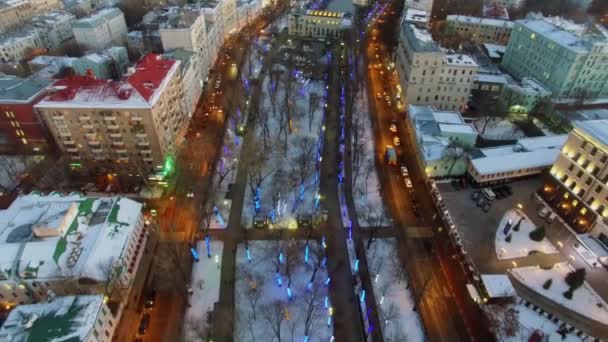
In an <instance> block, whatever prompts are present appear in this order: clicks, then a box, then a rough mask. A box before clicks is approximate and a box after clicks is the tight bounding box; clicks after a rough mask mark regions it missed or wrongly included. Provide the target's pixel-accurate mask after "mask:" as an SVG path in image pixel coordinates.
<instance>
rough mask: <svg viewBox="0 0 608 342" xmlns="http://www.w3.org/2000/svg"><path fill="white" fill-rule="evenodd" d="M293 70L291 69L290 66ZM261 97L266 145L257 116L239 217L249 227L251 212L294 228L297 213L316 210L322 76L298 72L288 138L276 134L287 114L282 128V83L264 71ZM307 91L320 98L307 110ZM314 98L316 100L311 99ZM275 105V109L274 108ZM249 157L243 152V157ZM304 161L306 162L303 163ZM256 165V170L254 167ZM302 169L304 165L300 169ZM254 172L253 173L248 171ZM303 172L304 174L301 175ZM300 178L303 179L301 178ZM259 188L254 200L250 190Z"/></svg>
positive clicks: (278, 225) (277, 68)
mask: <svg viewBox="0 0 608 342" xmlns="http://www.w3.org/2000/svg"><path fill="white" fill-rule="evenodd" d="M277 71H278V72H279V73H281V74H282V75H281V78H282V79H285V78H286V76H285V75H286V73H287V72H288V71H287V70H286V69H285V68H284V67H282V65H280V64H277V65H275V72H277ZM290 72H293V71H290ZM263 77H264V79H263V83H262V87H263V100H262V101H261V103H260V112H263V113H265V115H267V120H266V121H267V126H268V129H267V130H266V131H267V132H268V133H267V135H266V146H264V133H263V132H264V130H265V129H264V127H263V122H264V120H263V119H258V122H259V124H258V125H256V139H255V144H256V146H258V150H257V151H256V153H257V154H256V155H254V156H249V159H250V162H249V163H250V164H252V165H250V166H249V170H250V174H249V175H248V184H247V190H246V191H245V200H244V204H243V213H242V222H243V225H244V226H245V227H250V226H251V225H252V223H253V218H254V216H256V215H258V216H263V217H265V218H268V219H269V220H270V224H271V225H272V226H273V227H276V228H296V227H297V218H298V216H301V215H313V214H314V213H315V210H316V203H317V199H316V197H317V190H318V181H319V179H318V177H317V173H316V170H317V167H316V166H317V164H318V161H317V158H319V155H318V154H317V153H318V149H319V138H320V137H321V136H322V134H323V129H324V126H323V120H324V118H323V103H324V100H323V98H324V92H325V84H324V82H322V81H317V80H310V79H307V78H306V77H305V76H303V75H302V74H301V73H297V74H296V76H295V77H294V79H295V81H294V86H293V90H292V92H291V94H292V95H290V97H293V104H294V106H295V110H294V111H293V113H295V115H293V117H292V118H291V124H290V128H291V132H290V133H288V134H287V139H286V140H285V139H284V135H283V134H280V132H281V131H282V130H283V132H285V131H288V128H287V122H288V121H287V119H286V116H285V117H284V118H283V119H284V120H285V121H284V123H283V128H281V111H282V109H283V107H284V106H283V104H284V98H285V96H284V94H285V89H284V82H282V81H279V82H272V83H271V80H270V77H269V76H268V75H267V74H266V75H264V76H263ZM271 91H275V92H276V102H275V104H274V105H273V103H272V99H271V98H272V96H271V95H270V92H271ZM311 94H315V95H314V96H316V98H317V99H318V102H317V103H316V106H314V107H313V110H312V115H309V113H311V112H310V111H309V104H310V97H311ZM313 102H314V101H313ZM275 109H276V110H275ZM245 158H247V156H243V160H245ZM303 165H304V167H303ZM255 170H259V173H257V172H255ZM302 170H305V171H304V172H303V173H302V174H301V172H302ZM252 175H253V176H254V177H253V178H252V177H251V176H252ZM301 175H304V177H303V178H301ZM256 178H259V179H263V181H262V182H261V186H260V187H259V188H257V189H256V183H257V182H256ZM301 179H303V180H304V182H301ZM256 190H257V191H258V194H259V201H258V203H257V207H258V208H257V210H256V201H255V196H254V191H256Z"/></svg>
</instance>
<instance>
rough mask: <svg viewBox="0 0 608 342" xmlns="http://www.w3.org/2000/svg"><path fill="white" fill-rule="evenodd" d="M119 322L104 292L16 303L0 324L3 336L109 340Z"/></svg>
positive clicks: (2, 337) (65, 339) (26, 339)
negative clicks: (101, 293) (0, 324)
mask: <svg viewBox="0 0 608 342" xmlns="http://www.w3.org/2000/svg"><path fill="white" fill-rule="evenodd" d="M117 325H118V318H117V317H115V316H114V315H113V314H112V312H111V310H110V308H109V307H108V306H107V305H106V303H105V300H104V296H102V295H84V296H65V297H57V298H54V299H52V300H51V301H49V302H44V303H38V304H29V305H19V306H17V307H16V308H15V309H13V310H12V311H11V312H10V314H9V315H8V317H7V319H6V321H5V322H4V324H3V325H2V327H1V328H0V339H1V340H3V341H30V340H33V341H68V340H70V341H87V342H88V341H91V342H92V341H96V342H97V341H99V342H110V341H112V335H113V333H114V329H115V327H116V326H117Z"/></svg>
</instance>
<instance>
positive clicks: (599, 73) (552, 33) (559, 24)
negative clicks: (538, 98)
mask: <svg viewBox="0 0 608 342" xmlns="http://www.w3.org/2000/svg"><path fill="white" fill-rule="evenodd" d="M502 66H503V67H504V69H505V70H506V71H508V72H509V73H510V74H511V75H513V76H514V77H515V78H517V79H521V78H523V77H530V78H534V79H536V80H537V81H538V82H540V83H541V84H542V85H543V86H544V87H546V88H547V89H548V90H549V91H551V93H552V94H553V96H556V97H565V98H577V97H584V98H594V97H606V96H608V38H607V37H606V34H605V32H604V31H603V29H600V28H598V27H596V26H582V25H576V24H573V23H569V22H568V21H566V20H557V19H555V18H544V17H541V16H538V15H528V16H527V17H526V19H523V20H518V21H516V22H515V25H514V27H513V30H512V32H511V39H510V40H509V44H508V45H507V49H506V51H505V55H504V57H503V60H502Z"/></svg>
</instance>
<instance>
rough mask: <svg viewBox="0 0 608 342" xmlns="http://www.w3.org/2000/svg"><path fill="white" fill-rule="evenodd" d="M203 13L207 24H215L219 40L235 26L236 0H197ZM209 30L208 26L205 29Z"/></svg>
mask: <svg viewBox="0 0 608 342" xmlns="http://www.w3.org/2000/svg"><path fill="white" fill-rule="evenodd" d="M196 4H197V5H199V6H200V7H201V8H202V9H203V12H204V13H205V22H206V24H207V25H212V26H215V30H216V32H217V34H219V36H220V39H221V41H223V40H224V39H226V38H227V37H228V36H229V35H230V34H232V33H234V32H235V30H236V28H237V11H236V7H237V6H236V0H199V1H198V2H197V3H196ZM207 30H208V31H209V28H208V29H207Z"/></svg>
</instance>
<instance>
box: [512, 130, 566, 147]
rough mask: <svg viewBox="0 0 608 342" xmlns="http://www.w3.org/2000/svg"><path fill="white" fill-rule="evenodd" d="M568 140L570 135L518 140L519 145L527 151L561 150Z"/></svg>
mask: <svg viewBox="0 0 608 342" xmlns="http://www.w3.org/2000/svg"><path fill="white" fill-rule="evenodd" d="M566 140H568V134H556V135H549V136H544V137H535V138H523V139H519V140H517V145H519V146H521V147H522V148H523V149H525V150H526V151H534V150H540V149H546V148H549V149H558V150H559V149H561V148H562V146H564V144H565V143H566Z"/></svg>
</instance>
